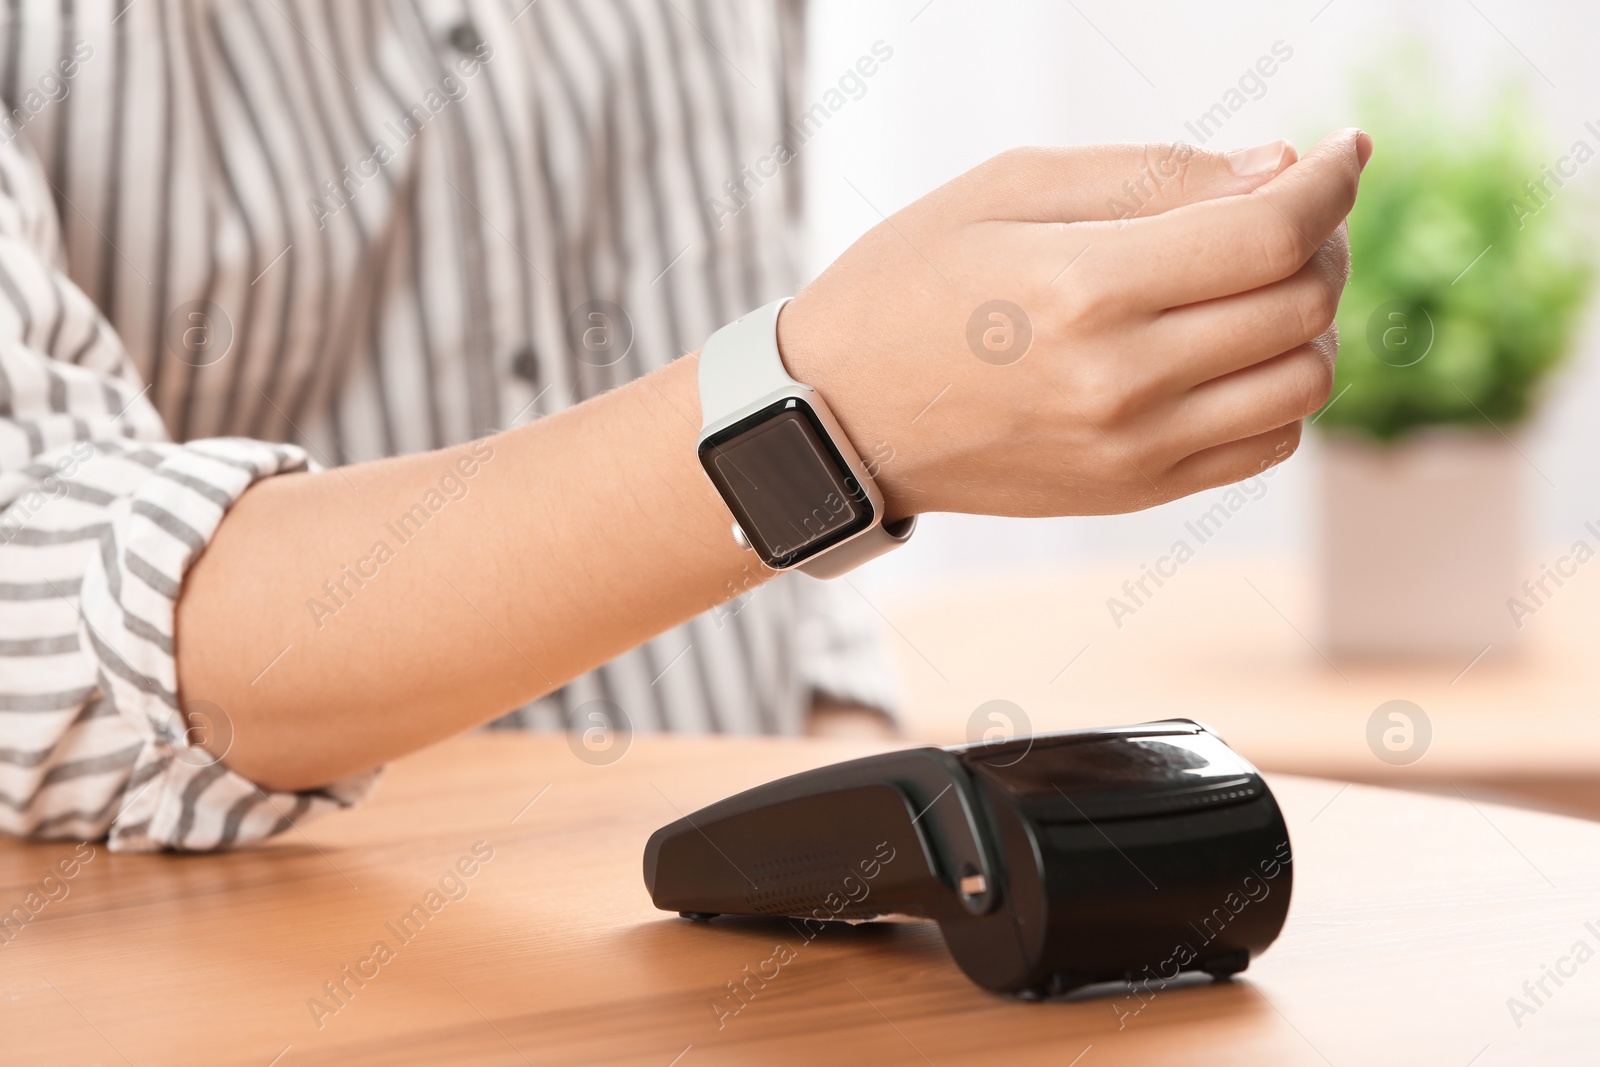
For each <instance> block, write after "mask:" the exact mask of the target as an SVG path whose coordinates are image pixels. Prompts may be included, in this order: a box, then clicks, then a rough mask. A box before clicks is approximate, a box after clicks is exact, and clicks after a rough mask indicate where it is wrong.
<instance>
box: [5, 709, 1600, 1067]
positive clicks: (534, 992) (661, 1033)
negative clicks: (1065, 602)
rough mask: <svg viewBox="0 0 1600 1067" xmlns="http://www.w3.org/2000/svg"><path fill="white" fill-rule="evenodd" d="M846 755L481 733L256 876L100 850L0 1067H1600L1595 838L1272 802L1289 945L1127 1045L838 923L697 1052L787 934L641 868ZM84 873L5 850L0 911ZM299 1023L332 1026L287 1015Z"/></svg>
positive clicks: (1368, 806) (904, 931)
mask: <svg viewBox="0 0 1600 1067" xmlns="http://www.w3.org/2000/svg"><path fill="white" fill-rule="evenodd" d="M865 751H867V747H866V746H863V745H859V744H846V743H840V742H833V743H822V742H781V741H772V740H695V739H684V738H677V739H670V738H649V737H639V738H636V739H635V740H634V742H633V745H632V748H631V749H630V750H629V751H628V752H627V753H626V755H625V756H624V757H623V758H622V759H621V760H620V761H618V762H616V763H614V764H612V765H609V766H591V765H589V764H586V763H584V762H582V761H580V760H579V759H577V758H576V757H575V756H574V755H573V754H572V752H571V751H570V750H569V749H568V747H567V745H566V742H565V739H564V738H560V737H535V736H519V735H513V734H503V733H502V734H495V735H481V734H480V735H475V736H469V737H465V738H461V739H458V740H456V741H453V742H450V743H448V744H446V745H443V746H440V747H438V748H436V749H433V750H431V751H428V752H424V753H421V754H419V755H417V756H414V757H411V758H409V759H407V760H404V761H402V762H401V763H399V764H398V765H396V766H395V767H393V768H392V769H391V771H390V773H389V776H388V778H387V780H386V781H385V782H384V784H383V786H382V788H381V789H380V791H379V793H378V795H377V797H376V798H375V799H374V800H373V801H372V802H371V803H369V804H368V805H366V806H365V807H363V808H360V809H358V810H356V811H354V812H350V813H347V814H345V815H343V816H340V817H335V818H330V819H326V820H324V821H321V822H317V823H314V824H312V825H310V826H308V827H306V828H305V830H304V832H303V833H300V832H294V831H291V832H290V833H288V834H287V835H286V836H285V837H283V838H281V839H279V840H278V841H277V842H275V843H273V844H271V845H269V846H267V847H263V848H258V849H253V850H246V851H241V852H237V853H234V854H229V855H206V856H122V855H112V854H110V853H109V852H107V851H105V850H104V849H103V848H99V849H97V850H96V851H95V852H94V853H93V855H92V858H89V859H88V860H87V861H86V862H83V863H81V864H80V866H79V868H78V869H77V872H76V875H75V877H73V878H71V879H70V880H69V881H67V882H66V883H65V884H66V885H67V886H68V887H69V892H68V894H67V895H66V896H65V897H64V898H62V899H60V900H59V901H57V902H53V903H50V904H48V905H46V906H45V908H44V909H43V910H42V911H41V912H39V914H38V915H37V917H36V918H35V919H34V920H33V921H32V922H31V923H29V924H28V925H26V926H24V927H23V928H22V930H21V932H20V934H17V935H16V936H15V937H14V938H13V939H12V940H11V941H10V942H9V943H7V944H4V945H0V1062H4V1063H17V1064H39V1063H50V1064H59V1065H70V1064H117V1063H127V1064H130V1065H138V1067H143V1065H145V1064H185V1063H195V1064H208V1065H209V1064H235V1063H237V1064H251V1065H255V1067H267V1065H268V1064H277V1065H280V1067H297V1065H301V1064H368V1063H371V1064H510V1065H515V1064H523V1063H528V1064H541V1065H542V1064H566V1063H629V1064H647V1065H653V1067H668V1065H676V1067H702V1065H706V1064H755V1063H796V1064H802V1063H803V1064H813V1063H824V1064H829V1065H831V1067H845V1065H847V1064H867V1065H873V1067H879V1065H883V1064H902V1063H909V1064H922V1063H924V1062H926V1063H931V1064H937V1065H939V1067H944V1065H948V1064H962V1063H1006V1064H1051V1065H1055V1067H1067V1065H1068V1064H1076V1065H1080V1067H1108V1065H1111V1064H1123V1063H1127V1064H1133V1063H1137V1064H1147V1065H1148V1064H1196V1063H1199V1064H1208V1065H1214V1064H1241V1065H1242V1064H1248V1065H1251V1067H1255V1065H1259V1064H1273V1065H1294V1064H1317V1065H1326V1064H1334V1065H1339V1067H1344V1065H1347V1064H1348V1065H1363V1067H1365V1065H1371V1064H1386V1063H1395V1064H1405V1065H1407V1067H1415V1065H1424V1064H1439V1065H1441V1067H1467V1065H1469V1064H1470V1065H1472V1067H1494V1065H1499V1064H1511V1063H1534V1062H1550V1063H1555V1062H1560V1063H1576V1062H1592V1061H1593V1055H1594V1044H1595V1035H1596V1034H1597V1033H1600V996H1597V994H1600V958H1595V959H1590V958H1588V957H1589V956H1590V955H1592V953H1593V951H1594V950H1595V948H1597V947H1600V892H1597V891H1600V826H1596V825H1593V824H1590V823H1585V822H1581V821H1577V820H1569V819H1565V818H1561V817H1558V816H1552V815H1545V814H1541V813H1536V812H1528V811H1519V810H1512V809H1504V808H1498V807H1494V806H1490V805H1482V804H1480V805H1476V806H1474V805H1472V804H1469V803H1468V802H1466V801H1464V800H1460V799H1453V800H1452V799H1443V798H1439V797H1432V796H1423V795H1415V794H1406V793H1399V792H1391V791H1388V790H1384V789H1379V788H1374V787H1368V786H1360V785H1357V786H1348V787H1342V786H1340V785H1339V784H1337V783H1331V782H1325V781H1317V780H1313V779H1297V778H1292V777H1277V778H1274V779H1273V785H1274V788H1275V789H1276V791H1277V793H1278V796H1279V799H1280V802H1281V803H1282V805H1283V807H1284V809H1285V812H1286V814H1287V817H1288V820H1289V823H1290V827H1291V832H1292V834H1293V840H1294V848H1295V869H1296V876H1295V878H1296V885H1295V897H1294V905H1293V909H1292V911H1291V914H1290V920H1289V925H1288V927H1287V928H1286V929H1285V931H1284V934H1283V936H1282V937H1281V938H1280V939H1279V941H1278V942H1277V943H1276V944H1275V945H1274V946H1273V947H1272V949H1271V950H1270V951H1269V952H1267V953H1266V954H1265V955H1264V956H1263V957H1262V958H1261V959H1260V960H1259V961H1257V962H1256V963H1255V964H1254V965H1252V967H1251V968H1250V970H1249V971H1248V972H1247V973H1246V975H1245V976H1244V977H1243V978H1242V979H1241V980H1238V981H1235V982H1233V983H1230V984H1223V985H1210V984H1205V983H1201V984H1197V985H1194V986H1192V987H1186V988H1175V989H1168V990H1165V991H1163V992H1160V993H1159V994H1157V995H1156V996H1155V997H1154V998H1153V999H1152V1000H1150V1001H1149V1002H1148V1003H1147V1004H1145V1005H1144V1006H1143V1008H1142V1010H1139V1011H1138V1012H1137V1013H1136V1014H1127V1013H1130V1012H1132V1010H1133V1009H1134V1008H1135V1007H1137V1006H1138V1002H1137V1001H1136V1000H1133V999H1131V998H1129V997H1127V996H1126V995H1123V996H1118V995H1117V991H1116V990H1111V991H1110V993H1107V992H1106V991H1105V990H1103V989H1102V990H1101V991H1100V992H1099V993H1098V994H1095V995H1081V994H1080V995H1078V996H1076V997H1074V998H1073V999H1071V1000H1069V1001H1066V1002H1062V1001H1056V1002H1050V1003H1044V1004H1027V1003H1021V1002H1017V1001H1013V1000H1009V999H1003V998H999V997H995V996H991V995H988V994H986V993H983V992H981V991H980V990H978V989H977V988H975V987H974V986H972V985H970V984H969V983H968V982H967V981H966V979H964V978H963V977H962V976H961V975H960V974H959V973H958V972H957V970H956V969H955V967H954V966H953V965H952V964H951V962H950V960H949V958H948V957H947V955H946V954H945V951H944V948H943V945H942V943H941V941H940V939H939V936H938V933H937V931H936V929H934V928H931V927H924V926H917V925H909V924H880V925H871V926H860V927H844V926H841V927H839V928H837V929H829V930H828V931H826V932H825V933H824V934H822V935H819V936H818V937H817V939H816V940H815V941H813V942H811V943H810V944H808V945H805V946H803V947H801V948H800V949H799V951H798V952H797V954H796V959H795V960H794V961H793V962H792V963H790V964H789V965H787V966H785V967H784V968H783V969H782V971H781V972H780V974H779V976H778V978H776V979H774V980H773V981H772V982H771V983H770V984H769V985H768V986H767V987H766V988H765V989H764V990H762V991H761V992H760V993H759V994H758V995H757V997H756V998H755V999H754V1000H752V1001H751V1002H750V1003H749V1004H747V1005H746V1006H745V1007H744V1008H743V1010H742V1011H740V1012H739V1014H737V1015H736V1016H734V1017H732V1018H730V1019H727V1020H726V1025H725V1027H724V1028H723V1029H721V1030H720V1031H719V1029H718V1026H717V1023H716V1016H715V1014H714V1012H713V1011H712V1009H711V1003H712V1001H713V1000H715V999H717V998H718V997H719V995H720V994H722V993H724V992H725V990H724V989H723V983H724V982H726V981H728V980H731V979H734V978H736V977H738V976H739V975H740V974H741V972H742V970H743V969H744V968H745V966H746V965H755V964H758V963H760V962H761V961H763V960H765V959H767V958H768V957H769V956H771V955H772V952H773V948H774V946H775V944H776V943H778V942H782V941H784V940H785V939H791V940H792V939H793V938H792V935H791V932H790V931H789V929H788V928H787V927H786V926H784V925H782V924H780V923H777V922H774V923H772V924H759V923H752V922H741V923H726V924H718V923H713V924H710V925H709V926H705V925H691V924H690V923H687V922H684V921H683V920H681V919H678V918H676V917H673V916H669V915H665V914H662V913H659V912H657V911H655V910H654V909H653V908H652V907H651V905H650V901H649V899H648V897H647V895H646V893H645V890H644V886H643V883H642V877H641V873H640V856H641V852H642V849H643V846H644V842H645V839H646V837H648V835H649V834H650V832H651V831H652V830H654V829H655V828H656V827H657V826H660V825H662V824H663V823H666V822H668V821H670V820H672V819H673V818H675V817H676V816H677V814H678V813H679V812H680V811H683V812H687V811H690V810H692V809H693V808H695V807H696V806H699V805H701V804H704V803H706V802H709V801H711V800H715V799H717V798H719V797H721V796H723V795H725V794H727V793H729V792H732V791H734V790H737V789H741V788H744V787H747V786H750V785H754V784H757V783H759V782H761V781H764V780H766V779H768V778H771V777H774V776H776V775H780V774H785V773H790V772H793V771H797V770H800V769H803V768H806V767H810V766H814V765H818V764H821V763H826V762H831V761H833V760H836V759H840V758H847V757H849V756H854V755H859V754H862V753H863V752H865ZM535 798H537V799H535ZM478 842H485V843H486V844H478V845H477V846H476V849H477V856H479V857H481V856H483V855H486V854H488V851H489V850H490V849H492V858H491V859H489V860H488V861H487V862H476V861H475V860H474V861H473V862H468V863H467V864H465V865H464V866H466V867H469V868H471V869H472V871H473V873H472V876H471V877H470V878H460V880H459V883H447V888H450V889H451V890H452V891H453V892H457V894H458V895H459V891H458V890H457V889H456V886H457V885H459V886H461V887H464V888H465V896H463V897H461V899H455V900H446V899H445V898H444V897H443V896H442V895H441V897H440V898H439V908H438V910H437V911H436V912H434V913H431V914H430V915H429V917H428V918H427V920H426V923H425V925H422V926H421V927H420V929H419V930H417V931H415V932H414V933H413V934H412V936H411V939H410V940H409V941H408V942H406V943H403V944H402V943H400V941H399V939H398V938H396V937H395V935H394V932H393V931H392V930H391V929H390V928H389V925H387V924H392V923H394V922H396V921H397V920H398V919H399V918H400V917H401V916H402V915H404V914H406V913H407V912H408V911H409V910H410V909H412V908H413V906H414V905H418V904H424V905H426V904H427V903H428V900H427V894H428V893H429V892H430V890H434V889H437V888H438V886H439V883H440V879H441V876H442V875H444V874H445V873H446V872H447V871H450V870H453V869H455V868H456V865H457V863H458V862H459V861H460V860H462V858H463V857H467V858H468V859H469V860H473V857H474V846H475V843H478ZM73 851H74V846H73V845H72V844H70V843H65V844H63V843H56V844H21V843H18V842H14V841H6V842H0V904H3V905H4V906H5V907H7V908H9V907H10V906H11V905H12V903H13V902H17V901H20V900H21V899H22V897H23V895H24V894H25V893H26V892H27V891H28V889H29V888H30V887H34V886H37V885H38V884H39V883H40V880H41V879H42V878H43V877H44V875H45V874H46V873H47V872H48V871H49V870H50V868H51V866H52V865H53V864H55V863H56V862H57V861H58V860H59V859H61V858H62V857H66V856H68V855H70V854H72V853H73ZM83 854H87V850H83ZM474 863H476V865H474ZM1590 921H1593V922H1594V923H1595V925H1593V926H1586V925H1585V923H1586V922H1590ZM380 940H381V941H385V942H387V943H389V945H390V946H391V949H392V954H391V958H388V959H387V960H386V961H382V962H379V963H377V964H373V965H368V966H366V971H367V973H368V974H369V975H373V976H372V977H370V978H369V979H368V980H366V981H365V983H364V985H362V986H360V987H359V988H358V987H356V986H355V985H354V983H353V982H351V981H349V980H348V979H346V985H347V988H349V989H350V990H351V992H350V993H349V994H348V995H347V996H345V997H343V998H341V999H342V1000H343V1003H342V1004H339V1005H338V1010H337V1011H333V1010H332V1005H333V1004H334V1002H332V1001H330V1000H329V999H328V998H327V996H326V994H325V991H324V983H325V982H328V981H330V980H337V979H339V978H340V977H341V970H342V968H343V967H345V966H346V965H350V966H351V967H352V968H354V967H358V966H362V965H363V962H362V961H364V960H369V959H371V958H372V949H373V946H374V943H375V942H378V941H380ZM1578 942H1583V943H1585V944H1586V945H1587V946H1588V949H1587V952H1586V953H1584V956H1585V961H1584V962H1582V963H1577V962H1575V961H1574V959H1572V958H1571V957H1570V956H1569V954H1570V953H1571V952H1572V951H1573V946H1574V945H1575V944H1576V943H1578ZM1563 959H1565V962H1563ZM1546 964H1548V965H1550V966H1552V967H1556V966H1559V967H1560V968H1561V969H1562V970H1565V971H1568V972H1571V974H1570V976H1568V977H1564V978H1563V979H1562V981H1563V983H1564V985H1563V986H1561V987H1559V988H1558V987H1557V986H1556V985H1555V984H1554V983H1553V982H1551V981H1550V980H1549V979H1546V980H1545V984H1546V988H1547V991H1548V992H1549V993H1550V994H1551V995H1550V996H1549V997H1544V998H1541V1000H1542V1003H1541V1004H1539V1005H1537V1006H1535V1005H1533V1004H1532V1003H1531V1002H1530V1007H1532V1008H1533V1011H1532V1012H1531V1013H1529V1014H1526V1015H1525V1016H1524V1017H1523V1018H1521V1020H1520V1022H1521V1025H1520V1027H1519V1026H1518V1025H1517V1021H1515V1020H1513V1018H1512V1017H1511V1013H1510V1011H1509V1009H1508V1006H1507V998H1509V997H1513V996H1517V997H1524V998H1525V997H1526V994H1525V993H1524V992H1523V989H1522V983H1523V982H1524V981H1525V980H1531V981H1533V982H1538V981H1539V980H1540V978H1541V975H1542V972H1541V967H1542V965H1546ZM319 997H320V998H321V999H322V1000H323V1001H324V1005H325V1007H324V1010H323V1011H321V1012H317V1011H314V1010H313V1009H312V1008H311V1007H310V1006H308V1005H309V1003H310V1002H311V1001H312V1000H313V998H319ZM1119 1013H1123V1014H1124V1015H1125V1017H1122V1018H1119ZM319 1016H320V1024H321V1025H320V1027H319Z"/></svg>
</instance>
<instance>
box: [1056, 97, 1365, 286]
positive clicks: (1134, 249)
mask: <svg viewBox="0 0 1600 1067" xmlns="http://www.w3.org/2000/svg"><path fill="white" fill-rule="evenodd" d="M1370 144H1371V139H1370V138H1368V137H1367V135H1366V134H1365V133H1362V132H1361V131H1360V130H1354V129H1350V130H1343V131H1341V132H1339V133H1336V134H1334V135H1332V136H1330V137H1328V138H1327V139H1326V140H1324V141H1323V142H1322V143H1321V144H1319V145H1318V146H1317V147H1316V148H1314V149H1313V150H1312V151H1311V152H1310V153H1308V154H1307V155H1306V157H1305V158H1304V159H1302V160H1300V161H1299V162H1298V163H1296V164H1294V165H1293V166H1292V167H1289V168H1287V169H1286V170H1284V172H1283V173H1282V174H1280V175H1278V176H1277V177H1275V178H1273V179H1272V180H1271V181H1269V182H1267V183H1266V184H1265V185H1263V186H1261V187H1260V188H1258V189H1256V190H1255V191H1254V192H1252V193H1250V194H1248V195H1245V196H1229V197H1224V198H1222V199H1220V200H1205V201H1201V202H1199V203H1193V204H1187V205H1184V206H1182V207H1178V208H1174V209H1173V210H1171V211H1168V212H1166V213H1165V214H1162V215H1157V216H1154V217H1150V218H1136V219H1133V220H1131V221H1130V222H1127V223H1126V224H1124V225H1121V226H1119V227H1118V228H1116V229H1114V230H1104V231H1102V232H1101V233H1098V234H1095V235H1094V236H1091V237H1089V241H1090V243H1091V246H1092V253H1093V256H1094V263H1093V264H1092V265H1091V264H1089V263H1088V262H1087V260H1088V256H1087V255H1086V256H1085V266H1086V267H1090V266H1092V268H1093V269H1092V271H1086V272H1085V275H1086V276H1085V277H1084V278H1080V280H1079V281H1080V284H1085V283H1087V284H1090V285H1093V286H1094V288H1095V290H1096V294H1097V296H1098V297H1100V298H1103V299H1106V300H1119V299H1120V300H1122V301H1125V302H1126V303H1125V306H1129V307H1142V308H1145V309H1148V310H1152V311H1154V310H1161V309H1165V308H1172V307H1179V306H1182V305H1185V304H1193V303H1197V302H1199V301H1202V300H1213V299H1216V298H1217V297H1222V296H1228V295H1231V294H1233V293H1243V292H1247V291H1249V290H1251V289H1256V288H1259V287H1261V286H1263V285H1269V284H1271V283H1272V282H1275V281H1278V280H1279V279H1281V278H1287V277H1289V276H1290V275H1292V274H1294V273H1295V272H1296V271H1298V270H1299V269H1300V268H1301V267H1302V266H1304V265H1305V263H1306V261H1307V260H1309V259H1310V258H1311V257H1312V256H1313V255H1315V254H1316V252H1317V250H1318V249H1319V248H1321V247H1322V245H1323V243H1324V242H1325V241H1327V240H1328V238H1329V237H1330V236H1331V235H1332V234H1333V231H1334V230H1335V229H1336V228H1337V227H1338V225H1339V224H1340V223H1341V222H1342V221H1343V220H1344V217H1345V216H1346V215H1347V214H1349V212H1350V209H1351V207H1353V206H1354V204H1355V198H1356V188H1357V185H1358V183H1359V180H1360V174H1361V167H1362V162H1363V160H1364V158H1365V156H1366V154H1367V153H1368V152H1369V151H1370ZM1063 236H1064V237H1065V236H1066V235H1063ZM1067 240H1068V243H1073V244H1081V243H1082V241H1083V235H1081V234H1075V235H1072V236H1071V237H1070V238H1069V239H1067Z"/></svg>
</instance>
